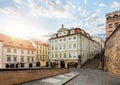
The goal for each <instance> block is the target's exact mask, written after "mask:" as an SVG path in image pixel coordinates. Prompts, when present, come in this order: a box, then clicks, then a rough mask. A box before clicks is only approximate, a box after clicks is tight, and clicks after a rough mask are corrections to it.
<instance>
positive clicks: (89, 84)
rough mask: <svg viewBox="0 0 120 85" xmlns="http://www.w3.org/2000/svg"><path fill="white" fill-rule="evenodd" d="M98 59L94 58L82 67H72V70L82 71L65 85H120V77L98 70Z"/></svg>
mask: <svg viewBox="0 0 120 85" xmlns="http://www.w3.org/2000/svg"><path fill="white" fill-rule="evenodd" d="M97 67H98V60H97V59H92V60H90V61H88V62H86V63H85V65H84V66H82V68H80V69H75V68H72V69H70V70H71V71H72V72H80V75H79V76H77V77H76V78H74V79H72V80H71V81H70V82H68V83H66V84H65V85H120V77H117V76H114V75H112V74H110V73H107V72H103V71H102V70H98V69H97Z"/></svg>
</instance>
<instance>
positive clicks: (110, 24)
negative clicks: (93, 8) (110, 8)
mask: <svg viewBox="0 0 120 85" xmlns="http://www.w3.org/2000/svg"><path fill="white" fill-rule="evenodd" d="M119 24H120V10H117V11H114V12H111V13H107V14H106V38H107V37H109V36H110V35H111V33H112V32H113V31H114V30H115V29H116V27H117V26H118V25H119Z"/></svg>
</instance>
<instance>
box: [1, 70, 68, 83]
mask: <svg viewBox="0 0 120 85" xmlns="http://www.w3.org/2000/svg"><path fill="white" fill-rule="evenodd" d="M66 72H69V70H68V69H57V68H53V69H47V68H46V69H45V68H44V69H34V70H27V69H26V70H23V69H20V70H12V71H1V69H0V85H13V84H19V83H23V82H28V81H32V80H37V79H41V78H45V77H50V76H54V75H57V74H63V73H66Z"/></svg>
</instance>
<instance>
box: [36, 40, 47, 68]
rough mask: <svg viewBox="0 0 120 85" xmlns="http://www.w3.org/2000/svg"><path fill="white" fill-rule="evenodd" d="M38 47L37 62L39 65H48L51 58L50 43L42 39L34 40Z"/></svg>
mask: <svg viewBox="0 0 120 85" xmlns="http://www.w3.org/2000/svg"><path fill="white" fill-rule="evenodd" d="M34 46H35V48H36V62H37V63H38V67H39V66H46V62H48V60H49V57H48V55H49V45H48V44H46V43H43V42H40V41H34Z"/></svg>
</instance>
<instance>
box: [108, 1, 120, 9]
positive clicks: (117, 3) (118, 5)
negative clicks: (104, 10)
mask: <svg viewBox="0 0 120 85" xmlns="http://www.w3.org/2000/svg"><path fill="white" fill-rule="evenodd" d="M110 7H111V8H119V7H120V3H119V2H117V1H113V3H112V4H111V5H110Z"/></svg>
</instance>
